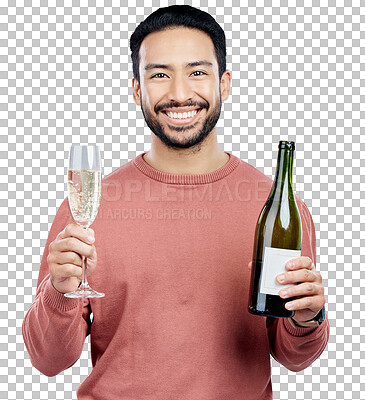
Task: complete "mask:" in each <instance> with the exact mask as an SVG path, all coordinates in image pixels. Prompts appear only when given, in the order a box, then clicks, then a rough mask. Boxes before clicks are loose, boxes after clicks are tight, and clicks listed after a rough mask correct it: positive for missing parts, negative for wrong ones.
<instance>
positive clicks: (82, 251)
mask: <svg viewBox="0 0 365 400" xmlns="http://www.w3.org/2000/svg"><path fill="white" fill-rule="evenodd" d="M55 249H56V250H57V251H59V252H69V251H71V252H72V251H73V252H75V253H78V254H79V255H81V256H85V257H92V255H93V253H94V250H95V246H94V245H89V244H86V243H84V242H82V241H81V240H79V239H77V238H74V237H67V238H65V239H62V240H60V241H59V242H57V246H56V247H55Z"/></svg>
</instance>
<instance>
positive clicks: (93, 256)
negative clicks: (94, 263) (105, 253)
mask: <svg viewBox="0 0 365 400" xmlns="http://www.w3.org/2000/svg"><path fill="white" fill-rule="evenodd" d="M92 258H96V251H95V250H94V253H93V255H92Z"/></svg>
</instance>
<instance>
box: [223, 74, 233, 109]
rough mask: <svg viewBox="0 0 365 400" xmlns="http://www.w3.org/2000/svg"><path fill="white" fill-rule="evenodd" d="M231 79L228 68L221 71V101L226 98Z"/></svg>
mask: <svg viewBox="0 0 365 400" xmlns="http://www.w3.org/2000/svg"><path fill="white" fill-rule="evenodd" d="M231 80H232V76H231V72H230V71H228V69H227V70H226V71H224V72H223V75H222V78H221V98H222V101H225V100H227V99H228V97H229V92H230V90H231Z"/></svg>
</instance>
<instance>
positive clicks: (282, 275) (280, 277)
mask: <svg viewBox="0 0 365 400" xmlns="http://www.w3.org/2000/svg"><path fill="white" fill-rule="evenodd" d="M278 281H279V282H284V274H281V275H279V276H278Z"/></svg>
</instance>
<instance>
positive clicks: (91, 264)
mask: <svg viewBox="0 0 365 400" xmlns="http://www.w3.org/2000/svg"><path fill="white" fill-rule="evenodd" d="M97 261H98V255H97V253H96V249H95V248H94V253H93V255H92V256H91V257H88V258H87V269H88V271H89V272H90V273H91V272H92V271H93V270H94V269H95V267H96V264H97Z"/></svg>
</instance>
